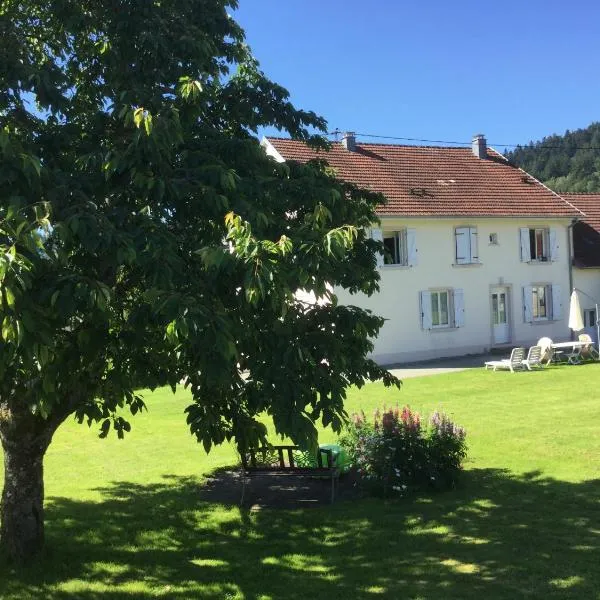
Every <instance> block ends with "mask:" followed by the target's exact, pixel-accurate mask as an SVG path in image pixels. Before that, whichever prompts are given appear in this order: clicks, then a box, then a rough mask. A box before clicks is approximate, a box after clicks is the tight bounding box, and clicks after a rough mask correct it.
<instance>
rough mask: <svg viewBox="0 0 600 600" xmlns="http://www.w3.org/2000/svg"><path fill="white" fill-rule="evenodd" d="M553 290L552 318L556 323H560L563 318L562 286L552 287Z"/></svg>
mask: <svg viewBox="0 0 600 600" xmlns="http://www.w3.org/2000/svg"><path fill="white" fill-rule="evenodd" d="M549 287H551V288H552V318H553V319H554V320H555V321H559V320H560V319H562V318H563V310H562V308H563V307H562V293H561V289H560V285H551V286H549Z"/></svg>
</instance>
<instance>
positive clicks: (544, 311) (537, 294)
mask: <svg viewBox="0 0 600 600" xmlns="http://www.w3.org/2000/svg"><path fill="white" fill-rule="evenodd" d="M531 300H532V303H531V304H532V306H531V308H532V312H533V320H534V321H541V320H544V319H547V318H548V290H547V287H546V286H545V285H535V286H533V288H532V298H531Z"/></svg>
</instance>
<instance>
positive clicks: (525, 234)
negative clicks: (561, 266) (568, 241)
mask: <svg viewBox="0 0 600 600" xmlns="http://www.w3.org/2000/svg"><path fill="white" fill-rule="evenodd" d="M520 233H521V261H522V262H536V263H537V262H555V261H557V260H558V254H559V243H558V241H559V234H558V230H557V229H544V228H542V227H537V228H535V229H534V228H529V227H521V229H520Z"/></svg>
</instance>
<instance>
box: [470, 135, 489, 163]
mask: <svg viewBox="0 0 600 600" xmlns="http://www.w3.org/2000/svg"><path fill="white" fill-rule="evenodd" d="M472 148H473V154H474V155H475V156H476V157H477V158H487V142H486V141H485V136H484V135H483V134H481V133H478V134H477V135H474V136H473V145H472Z"/></svg>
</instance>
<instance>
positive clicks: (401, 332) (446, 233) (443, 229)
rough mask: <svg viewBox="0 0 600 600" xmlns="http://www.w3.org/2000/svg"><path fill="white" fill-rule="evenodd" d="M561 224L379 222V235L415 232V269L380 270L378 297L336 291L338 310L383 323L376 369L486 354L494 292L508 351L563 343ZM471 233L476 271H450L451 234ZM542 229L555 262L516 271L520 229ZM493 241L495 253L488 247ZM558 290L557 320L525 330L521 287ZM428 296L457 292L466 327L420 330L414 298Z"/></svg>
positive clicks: (565, 273)
mask: <svg viewBox="0 0 600 600" xmlns="http://www.w3.org/2000/svg"><path fill="white" fill-rule="evenodd" d="M567 225H568V221H567V220H549V219H547V220H544V219H517V218H515V219H499V218H497V219H491V218H490V219H481V218H480V219H441V218H439V219H427V220H426V219H399V218H384V219H382V225H381V227H382V228H383V229H384V230H397V229H400V228H402V227H412V228H415V230H416V234H417V248H418V265H416V266H414V267H399V266H395V265H386V266H383V267H380V274H381V282H380V288H381V289H380V292H379V293H378V294H375V295H374V296H371V297H370V298H369V297H366V296H364V295H362V294H359V295H354V296H352V295H350V294H348V293H347V292H346V291H345V290H336V292H337V293H338V298H339V301H340V302H341V303H344V304H354V305H356V306H360V307H363V308H368V309H370V310H372V311H373V312H374V313H375V314H377V315H380V316H383V317H385V318H386V319H388V321H386V323H385V325H384V326H383V328H382V329H381V331H380V334H379V337H378V338H377V339H376V340H375V350H374V352H373V358H374V359H375V360H376V361H377V362H379V363H381V364H391V363H396V362H410V361H417V360H427V359H431V358H439V357H444V356H459V355H464V354H471V353H480V352H486V351H487V350H489V349H490V347H492V346H493V345H494V344H493V336H492V325H491V299H490V290H491V288H492V287H493V286H496V285H499V284H500V285H504V286H507V287H508V289H509V308H510V314H509V323H510V332H511V338H510V342H509V344H508V346H515V345H524V346H528V345H531V344H533V343H534V342H535V341H537V340H538V339H539V338H540V337H543V336H548V337H550V338H552V339H554V340H561V339H562V340H564V339H568V338H569V335H570V331H569V329H568V327H567V320H568V312H569V293H570V290H569V269H568V233H567ZM461 226H476V227H477V231H478V239H479V260H480V262H481V264H478V265H455V264H454V263H455V246H454V244H455V241H454V229H455V227H461ZM520 227H532V228H533V227H544V228H546V227H548V228H554V229H555V230H556V231H557V236H558V242H559V254H558V259H557V260H556V261H555V262H545V263H523V262H521V258H520V243H519V228H520ZM490 233H496V234H497V236H498V245H490V244H489V243H488V240H489V234H490ZM532 284H553V285H560V287H561V291H562V313H563V314H562V318H561V319H559V320H556V321H542V322H534V323H526V322H524V314H523V296H522V294H523V292H522V288H523V286H529V285H532ZM431 288H460V289H463V290H464V304H465V324H464V327H461V328H457V329H455V328H451V329H434V330H423V329H422V328H421V318H420V315H421V312H420V306H419V292H421V291H424V290H428V289H431Z"/></svg>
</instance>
